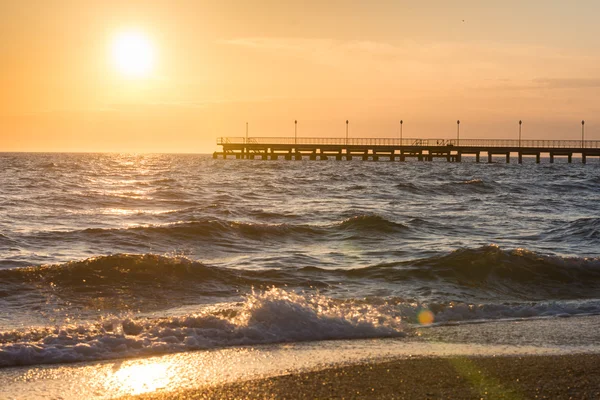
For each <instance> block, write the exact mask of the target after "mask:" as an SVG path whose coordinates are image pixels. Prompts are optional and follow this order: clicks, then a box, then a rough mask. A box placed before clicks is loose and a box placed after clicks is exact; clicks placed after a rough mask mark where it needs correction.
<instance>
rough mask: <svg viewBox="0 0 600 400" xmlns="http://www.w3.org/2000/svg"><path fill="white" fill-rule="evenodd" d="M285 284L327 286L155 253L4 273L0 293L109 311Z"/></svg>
mask: <svg viewBox="0 0 600 400" xmlns="http://www.w3.org/2000/svg"><path fill="white" fill-rule="evenodd" d="M285 285H290V286H293V287H296V288H300V289H302V288H311V287H313V288H324V287H327V286H328V284H327V283H325V282H322V281H318V280H314V279H312V278H311V277H310V276H305V275H303V274H294V273H293V272H288V271H284V270H256V271H247V270H246V271H243V270H237V269H231V268H220V267H210V266H206V265H204V264H202V263H200V262H198V261H192V260H190V259H188V258H185V257H166V256H160V255H154V254H143V255H136V254H117V255H111V256H102V257H96V258H90V259H87V260H83V261H72V262H68V263H65V264H55V265H43V266H32V267H25V268H14V269H4V270H0V292H2V293H5V295H6V296H8V295H14V296H18V295H20V294H22V293H24V292H27V291H33V292H36V293H39V294H40V295H43V294H44V293H45V294H46V295H47V297H52V298H58V299H62V301H63V302H66V303H68V304H71V305H73V306H75V305H80V306H83V307H90V308H92V309H110V310H122V309H137V308H138V307H141V308H144V309H153V308H157V307H158V308H161V305H162V307H168V306H170V305H174V304H179V303H181V302H182V300H183V299H196V301H197V299H198V298H199V297H200V298H202V297H205V298H208V297H213V298H214V297H230V298H231V297H239V291H242V292H243V293H246V292H248V291H250V290H251V289H252V288H267V287H273V286H279V287H281V286H285ZM155 303H156V304H155Z"/></svg>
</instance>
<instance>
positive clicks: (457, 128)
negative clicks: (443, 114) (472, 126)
mask: <svg viewBox="0 0 600 400" xmlns="http://www.w3.org/2000/svg"><path fill="white" fill-rule="evenodd" d="M456 145H457V146H459V145H460V119H458V120H456Z"/></svg>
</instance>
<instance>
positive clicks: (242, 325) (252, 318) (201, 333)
mask: <svg viewBox="0 0 600 400" xmlns="http://www.w3.org/2000/svg"><path fill="white" fill-rule="evenodd" d="M229 314H233V315H230V316H228V317H226V316H218V315H212V314H208V313H200V314H191V315H186V316H181V317H172V318H164V319H147V320H144V319H140V320H132V319H124V320H107V321H104V322H102V323H99V324H90V325H89V326H85V327H83V326H68V327H62V328H55V329H50V330H41V331H40V330H36V331H31V332H26V333H21V334H18V335H17V334H13V336H14V339H16V341H11V340H10V339H11V338H10V336H11V333H5V334H2V335H1V338H2V340H1V341H0V343H4V344H2V345H0V366H14V365H30V364H42V363H59V362H72V361H91V360H99V359H111V358H122V357H133V356H140V355H148V354H158V353H168V352H179V351H187V350H197V349H208V348H215V347H226V346H240V345H254V344H268V343H281V342H301V341H313V340H330V339H356V338H370V337H398V336H403V335H404V333H403V331H402V323H401V318H400V316H395V315H394V314H393V313H387V314H386V313H382V312H381V310H380V309H379V307H375V306H371V305H366V304H360V305H352V304H343V303H339V302H334V301H333V300H331V299H328V298H326V297H324V296H319V295H313V296H301V295H298V294H294V293H290V292H286V291H283V290H280V289H271V290H269V291H266V292H262V293H253V294H252V295H250V296H249V297H248V299H247V301H246V302H245V303H244V304H243V306H242V307H241V309H240V310H239V311H237V312H230V313H229Z"/></svg>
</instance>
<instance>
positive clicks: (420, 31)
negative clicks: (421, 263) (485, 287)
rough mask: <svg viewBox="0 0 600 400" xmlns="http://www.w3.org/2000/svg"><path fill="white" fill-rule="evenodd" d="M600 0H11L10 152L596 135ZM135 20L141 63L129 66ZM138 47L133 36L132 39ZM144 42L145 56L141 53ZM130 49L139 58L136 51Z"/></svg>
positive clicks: (5, 22)
mask: <svg viewBox="0 0 600 400" xmlns="http://www.w3.org/2000/svg"><path fill="white" fill-rule="evenodd" d="M598 15H600V2H598V1H596V0H578V1H566V0H565V1H558V0H545V1H542V0H529V1H522V0H521V1H513V0H503V1H493V0H486V1H475V0H454V1H441V0H429V1H404V0H395V1H392V0H388V1H376V0H372V1H351V0H348V1H337V0H332V1H313V0H305V1H285V0H279V1H275V0H273V1H271V0H254V1H250V0H247V1H241V0H240V1H227V0H222V1H203V0H189V1H187V0H171V1H152V0H146V1H133V0H131V1H128V0H19V1H17V0H14V1H13V0H0V54H1V55H2V56H1V58H0V89H1V90H0V151H73V152H79V151H84V152H101V151H113V152H136V153H142V152H169V153H170V152H185V153H209V152H212V151H214V150H217V146H216V138H217V137H221V136H244V135H245V124H246V122H248V126H249V135H250V136H293V134H294V120H298V135H299V136H304V137H343V136H344V135H345V121H346V119H348V120H349V121H350V122H349V135H350V136H351V137H397V136H398V134H399V121H400V120H401V119H402V120H403V121H404V125H403V135H404V137H405V138H407V137H413V138H452V137H454V135H455V133H456V132H455V129H456V120H457V119H460V120H461V138H465V139H466V138H516V137H517V135H518V121H519V120H523V139H527V138H531V139H578V138H580V137H581V136H580V135H581V120H582V119H585V120H586V139H590V140H593V139H597V140H600V121H598V122H596V121H595V118H596V116H598V115H599V114H600V24H598V23H597V18H598ZM126 32H135V33H136V34H138V35H139V36H141V37H143V38H144V40H145V43H146V44H147V45H148V46H150V47H151V50H152V56H153V57H152V59H153V63H152V66H151V68H150V70H149V71H147V72H145V73H144V75H143V76H131V75H128V74H126V73H124V72H123V71H122V70H119V67H117V66H116V64H118V62H116V61H117V60H115V55H114V52H115V51H114V47H115V43H119V40H121V41H122V37H123V34H124V33H126ZM133 53H135V52H133ZM133 53H132V54H133ZM125 57H134V58H135V55H132V56H127V55H126V56H125Z"/></svg>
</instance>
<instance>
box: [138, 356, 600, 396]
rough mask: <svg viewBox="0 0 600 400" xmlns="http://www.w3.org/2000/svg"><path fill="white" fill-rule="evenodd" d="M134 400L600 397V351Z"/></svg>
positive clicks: (300, 376)
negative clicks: (597, 352)
mask: <svg viewBox="0 0 600 400" xmlns="http://www.w3.org/2000/svg"><path fill="white" fill-rule="evenodd" d="M126 398H128V399H138V400H141V399H309V398H310V399H314V398H318V399H331V398H339V399H342V398H343V399H353V398H383V399H599V398H600V354H577V355H570V356H522V357H518V356H514V357H511V356H503V357H450V358H442V357H430V358H429V357H428V358H410V359H400V360H396V361H388V362H380V363H364V364H359V365H353V366H345V367H337V368H330V369H325V370H321V371H315V372H306V373H296V374H289V375H283V376H277V377H271V378H265V379H259V380H251V381H245V382H236V383H231V384H225V385H220V386H213V387H201V388H198V389H192V390H190V389H188V390H180V391H173V392H168V393H155V394H146V395H142V396H138V397H126Z"/></svg>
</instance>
